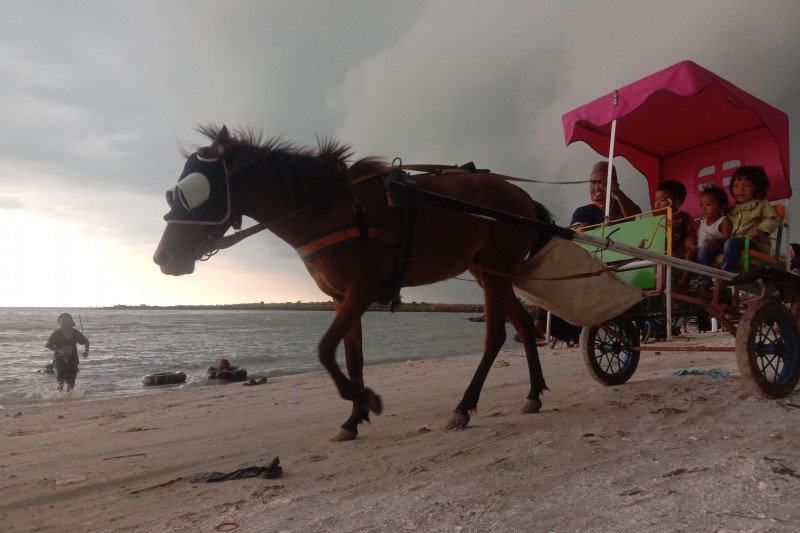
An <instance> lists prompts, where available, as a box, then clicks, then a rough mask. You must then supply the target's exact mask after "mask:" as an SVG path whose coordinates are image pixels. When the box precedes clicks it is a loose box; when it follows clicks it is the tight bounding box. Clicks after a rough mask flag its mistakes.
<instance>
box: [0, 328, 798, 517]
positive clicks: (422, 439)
mask: <svg viewBox="0 0 800 533" xmlns="http://www.w3.org/2000/svg"><path fill="white" fill-rule="evenodd" d="M677 342H682V343H686V342H687V341H686V340H685V339H684V340H682V341H676V342H674V343H673V344H677ZM688 342H690V343H693V344H697V343H701V342H702V343H704V344H715V345H719V344H722V345H732V344H733V338H732V337H731V336H729V335H726V334H722V333H720V334H715V335H714V334H700V335H698V336H695V337H694V338H692V339H691V340H690V341H688ZM509 344H510V346H508V348H509V349H506V350H503V351H502V352H501V354H500V356H499V357H498V361H497V363H496V364H495V366H496V367H495V368H493V369H492V373H491V374H490V376H489V379H488V381H487V384H486V387H485V388H484V391H483V394H482V397H481V402H480V405H479V411H478V413H477V414H476V415H474V416H473V418H472V421H471V423H470V426H469V427H468V428H467V429H466V430H461V431H455V432H447V431H443V430H442V428H443V427H444V425H445V423H446V422H447V420H448V419H449V417H450V413H451V410H452V408H453V407H454V406H455V405H456V403H457V402H458V400H459V399H460V398H461V395H462V394H463V391H464V388H465V387H466V385H467V383H468V382H469V379H470V377H471V375H472V372H473V370H474V368H475V366H476V365H477V362H478V358H479V357H478V356H477V355H474V356H465V357H451V358H444V359H433V360H426V361H415V362H413V363H397V364H382V365H374V366H369V367H367V369H366V380H367V383H368V385H369V386H371V387H372V388H373V389H374V390H375V391H376V392H377V393H379V394H380V395H381V396H382V398H383V402H384V407H385V410H384V413H383V415H381V416H377V417H373V420H372V424H365V425H364V426H363V427H362V429H361V434H360V436H359V437H358V439H356V440H355V441H352V442H344V443H342V442H331V441H330V438H331V437H332V436H333V435H335V434H336V433H337V430H338V426H339V425H340V424H341V423H342V422H343V421H344V420H345V418H346V417H347V415H348V414H349V410H350V407H349V405H348V404H347V403H345V402H344V401H342V400H340V399H339V397H338V395H337V394H336V392H335V390H334V387H333V385H332V383H331V381H330V379H329V378H328V377H327V375H326V374H322V373H312V374H304V375H298V376H289V377H281V378H275V379H270V382H269V383H267V384H264V385H259V386H255V387H243V386H242V385H241V384H240V383H238V384H237V383H234V384H220V385H219V386H213V387H200V388H194V389H186V390H173V391H165V392H164V393H163V394H158V395H148V396H146V397H130V398H121V399H111V400H96V401H93V400H91V399H82V400H76V401H66V402H59V403H56V404H50V405H34V406H27V407H13V406H7V407H6V409H5V410H4V411H0V524H2V526H0V530H4V531H5V530H8V531H65V530H66V531H214V528H216V527H219V528H220V530H225V529H230V528H234V527H235V526H234V525H223V524H225V523H228V522H231V523H235V524H237V525H238V528H237V529H236V531H253V532H256V531H257V532H262V531H297V532H301V531H302V532H307V531H375V532H378V531H453V532H466V531H476V532H477V531H481V532H483V531H631V532H634V531H635V532H639V531H797V530H798V529H800V507H798V505H797V501H798V500H799V499H800V440H798V436H799V435H800V395H798V393H795V394H793V395H791V396H789V397H787V398H785V399H783V400H765V399H762V398H760V397H759V396H758V395H757V394H755V393H754V392H753V390H752V389H751V388H750V386H749V384H748V383H745V382H744V381H743V380H742V379H741V378H740V377H739V373H738V370H737V368H736V363H735V358H734V355H733V354H732V353H720V352H717V353H696V352H695V353H692V352H663V353H661V354H654V353H652V352H645V353H643V354H642V360H641V363H640V366H639V369H638V371H637V373H636V375H635V376H634V377H633V378H632V379H631V381H630V382H628V383H626V384H624V385H620V386H614V387H606V386H603V385H601V384H599V383H598V382H596V381H595V380H594V379H593V378H592V377H591V376H590V375H589V374H588V372H587V370H586V369H585V367H584V364H583V361H582V357H581V355H580V351H579V349H577V348H574V349H568V348H557V349H556V350H552V351H551V350H549V349H547V348H545V349H543V350H542V351H541V352H542V363H543V367H544V372H545V377H546V379H547V383H548V386H549V387H550V392H548V393H547V394H546V395H545V396H544V407H543V409H542V411H541V412H540V413H538V414H532V415H525V414H520V413H519V409H520V407H521V405H522V401H523V399H524V397H525V394H526V393H527V389H528V378H527V370H526V364H525V360H524V357H523V356H522V352H521V350H520V347H519V345H518V344H516V343H511V342H509ZM683 367H688V368H693V369H701V370H707V369H711V368H716V369H720V370H724V371H729V372H731V374H730V375H729V376H728V377H725V378H712V377H709V376H706V375H700V376H673V375H672V373H673V372H674V371H675V370H677V369H679V368H683ZM275 456H278V457H280V461H281V465H282V466H283V468H284V474H283V476H282V477H280V478H278V479H261V478H252V479H244V480H236V481H225V482H220V483H192V482H191V481H190V479H191V478H192V476H194V475H196V474H198V473H202V472H210V471H231V470H234V469H237V468H243V467H247V466H255V465H263V464H265V463H268V462H269V461H270V460H271V459H272V458H273V457H275ZM6 528H8V529H6Z"/></svg>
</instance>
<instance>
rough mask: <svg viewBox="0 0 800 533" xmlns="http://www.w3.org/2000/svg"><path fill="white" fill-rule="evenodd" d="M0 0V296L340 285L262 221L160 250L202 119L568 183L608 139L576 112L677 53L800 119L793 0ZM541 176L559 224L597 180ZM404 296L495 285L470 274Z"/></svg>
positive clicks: (228, 294) (15, 301) (201, 293)
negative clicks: (575, 136)
mask: <svg viewBox="0 0 800 533" xmlns="http://www.w3.org/2000/svg"><path fill="white" fill-rule="evenodd" d="M0 9H2V16H0V117H2V118H1V119H0V124H1V125H2V127H1V128H0V223H2V224H3V226H4V231H3V233H4V235H5V236H6V239H5V240H6V244H5V246H4V247H3V251H2V252H1V253H2V259H0V306H86V305H112V304H115V303H124V304H140V303H147V304H162V305H163V304H175V303H185V304H197V303H233V302H255V301H262V300H263V301H268V302H283V301H296V300H303V301H310V300H311V301H318V300H324V299H327V297H325V296H324V295H323V294H322V293H321V292H319V290H318V289H317V288H316V286H315V285H314V284H313V282H312V281H311V279H310V278H309V277H308V275H307V273H306V271H305V269H304V267H303V266H302V263H301V262H300V260H299V259H298V258H297V256H296V254H295V252H294V251H293V250H292V249H291V248H290V247H289V246H288V245H287V244H285V243H283V242H282V241H280V240H278V239H277V238H275V237H273V236H271V235H266V234H265V233H264V234H259V235H258V236H257V237H253V238H250V239H248V240H246V241H244V242H242V243H240V244H239V245H237V246H236V247H234V248H232V249H230V250H225V251H223V252H221V253H220V254H219V255H218V256H216V257H214V258H213V259H212V260H210V261H209V262H207V263H202V264H200V265H199V266H198V269H197V271H196V272H195V273H194V274H192V275H191V276H184V277H181V278H174V277H168V276H164V275H162V274H161V273H160V272H159V270H158V268H157V267H156V266H155V264H153V262H152V259H151V258H152V254H153V251H154V250H155V246H156V244H157V242H158V240H159V238H160V235H161V232H162V231H163V227H164V222H163V220H162V218H161V217H162V216H163V214H164V213H165V212H166V203H165V201H164V191H165V190H166V189H167V188H168V187H171V186H172V185H173V184H174V182H175V181H176V180H177V177H178V175H179V173H180V170H181V169H182V167H183V160H182V158H181V156H180V154H179V146H180V145H181V143H186V144H189V145H192V144H194V143H197V142H201V139H200V138H199V137H198V136H197V135H196V134H195V133H194V132H193V127H194V126H195V125H196V124H198V123H206V122H216V123H220V124H221V123H225V124H228V125H229V126H244V127H252V128H258V129H262V130H263V131H264V132H265V133H266V134H268V135H281V136H283V137H285V138H286V139H288V140H291V141H294V142H296V143H299V144H304V145H312V146H313V145H315V143H316V141H315V138H316V136H320V137H323V136H333V137H335V138H338V139H340V140H342V141H344V142H346V143H349V144H351V145H352V146H353V147H354V149H355V150H356V154H357V156H364V155H381V156H385V157H387V158H388V159H392V158H394V157H395V156H399V157H401V158H402V159H403V160H404V161H406V162H426V163H431V162H436V163H463V162H466V161H470V160H474V161H475V162H476V163H477V164H478V165H479V166H481V167H488V168H491V169H492V170H495V171H497V172H501V173H504V174H512V175H518V176H523V177H533V178H545V179H553V180H562V181H563V180H573V179H582V178H586V177H587V176H586V174H587V169H588V168H590V167H591V164H592V163H593V162H594V161H595V160H596V159H597V155H596V154H594V152H592V151H591V150H590V149H589V148H588V147H586V146H585V145H582V144H579V145H573V146H570V147H565V146H564V144H563V132H562V128H561V115H562V114H563V113H565V112H567V111H569V110H571V109H573V108H575V107H577V106H579V105H582V104H584V103H586V102H588V101H590V100H593V99H594V98H597V97H599V96H601V95H603V94H606V93H608V92H610V91H612V90H613V89H615V88H618V87H621V86H623V85H627V84H628V83H631V82H633V81H635V80H637V79H639V78H641V77H643V76H646V75H648V74H650V73H653V72H655V71H658V70H660V69H662V68H665V67H667V66H670V65H672V64H674V63H677V62H678V61H682V60H684V59H691V60H693V61H695V62H697V63H699V64H700V65H702V66H704V67H706V68H708V69H709V70H711V71H713V72H715V73H717V74H719V75H720V76H722V77H724V78H726V79H728V80H730V81H731V82H733V83H734V84H736V85H738V86H739V87H741V88H743V89H744V90H746V91H748V92H750V93H752V94H754V95H755V96H757V97H759V98H761V99H763V100H765V101H767V102H769V103H770V104H772V105H774V106H776V107H778V108H780V109H782V110H783V111H785V112H786V113H788V115H789V120H790V124H792V125H794V124H797V120H798V118H800V101H798V97H797V96H796V95H797V91H798V87H800V64H799V63H800V54H798V50H800V32H798V31H797V28H798V27H800V2H796V1H794V0H789V1H761V2H758V1H752V0H751V1H735V0H724V1H703V2H697V1H688V2H670V1H663V0H662V1H658V2H648V1H642V0H639V1H616V2H611V1H603V2H590V1H565V0H558V1H540V2H537V1H519V2H513V1H492V2H489V1H486V2H476V1H429V2H425V1H407V0H406V1H402V2H397V1H394V2H390V1H366V0H365V1H348V0H339V1H322V0H320V1H297V0H295V1H285V2H283V1H280V2H278V1H235V0H228V1H224V2H223V1H218V2H203V1H197V0H192V1H184V2H179V1H169V2H164V1H145V0H136V1H108V0H104V1H97V2H84V1H80V0H76V1H73V2H40V1H30V0H24V1H22V0H20V1H9V0H0ZM798 142H800V141H798V140H797V136H796V135H795V136H794V138H793V142H792V160H793V161H794V162H795V164H796V162H797V156H798V153H799V152H798V149H799V145H798ZM619 170H620V174H621V182H622V186H623V189H625V190H626V191H627V192H629V194H630V195H631V196H632V197H633V198H634V200H636V201H637V202H638V203H639V204H640V205H643V206H649V200H648V198H647V194H646V189H645V186H644V181H643V178H642V176H641V175H639V174H638V173H636V172H635V171H634V170H633V169H632V168H631V167H630V166H628V165H626V164H625V163H624V162H623V163H621V164H619ZM527 190H528V191H529V192H530V193H531V194H532V195H533V196H534V197H535V198H537V199H538V200H540V201H542V202H543V203H544V204H545V205H547V206H548V207H549V208H550V209H551V210H552V211H553V212H554V213H555V214H556V215H557V217H558V222H560V223H562V224H566V223H568V222H569V215H570V214H571V212H572V210H573V209H574V208H575V207H576V206H577V205H580V204H582V203H585V202H586V198H587V192H586V187H585V185H579V186H547V185H538V186H529V187H527ZM795 203H796V202H795ZM791 214H792V215H793V218H794V221H795V222H798V221H800V216H798V213H796V212H795V207H794V206H792V213H791ZM793 229H794V231H795V235H797V234H798V233H797V231H798V229H800V228H799V227H798V226H797V224H794V228H793ZM9 238H10V242H9ZM795 240H796V238H795ZM403 295H404V299H405V300H407V301H411V300H417V301H423V300H424V301H462V302H477V301H480V300H481V298H480V295H479V292H478V291H477V290H476V288H475V287H474V286H473V285H472V284H471V283H469V282H465V281H457V280H456V281H450V282H446V283H442V284H437V285H434V286H431V287H425V288H416V289H405V290H404V291H403Z"/></svg>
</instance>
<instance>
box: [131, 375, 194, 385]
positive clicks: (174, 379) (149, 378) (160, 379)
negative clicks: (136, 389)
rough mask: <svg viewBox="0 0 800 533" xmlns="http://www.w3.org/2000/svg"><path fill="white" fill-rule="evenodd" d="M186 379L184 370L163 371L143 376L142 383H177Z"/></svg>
mask: <svg viewBox="0 0 800 533" xmlns="http://www.w3.org/2000/svg"><path fill="white" fill-rule="evenodd" d="M185 381H186V374H184V373H183V372H162V373H159V374H147V375H146V376H145V377H143V378H142V384H144V385H148V386H154V385H176V384H178V383H183V382H185Z"/></svg>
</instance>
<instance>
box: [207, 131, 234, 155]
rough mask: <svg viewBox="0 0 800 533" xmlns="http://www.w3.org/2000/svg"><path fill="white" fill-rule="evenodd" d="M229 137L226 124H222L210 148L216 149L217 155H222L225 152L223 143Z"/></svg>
mask: <svg viewBox="0 0 800 533" xmlns="http://www.w3.org/2000/svg"><path fill="white" fill-rule="evenodd" d="M230 138H231V135H230V133H228V126H222V129H221V130H219V132H217V136H216V138H215V139H214V141H213V142H212V143H211V146H210V148H211V149H212V150H213V151H216V153H217V155H220V156H221V155H222V154H223V153H224V152H225V143H226V142H228V140H229V139H230Z"/></svg>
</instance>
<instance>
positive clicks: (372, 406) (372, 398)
mask: <svg viewBox="0 0 800 533" xmlns="http://www.w3.org/2000/svg"><path fill="white" fill-rule="evenodd" d="M363 404H364V405H365V406H366V408H367V409H369V410H370V411H371V412H373V413H375V414H376V415H379V414H381V413H382V412H383V402H381V397H380V396H378V395H377V394H375V393H374V392H372V390H371V389H367V388H365V389H364V402H363Z"/></svg>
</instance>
